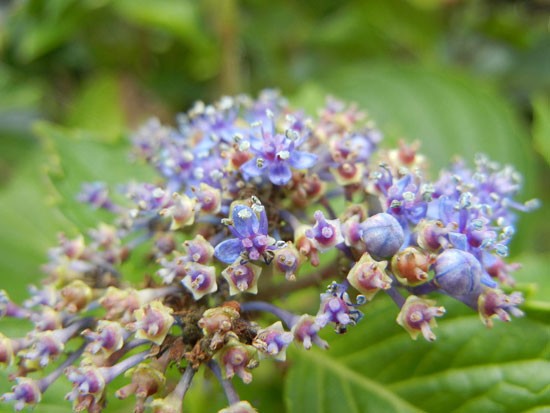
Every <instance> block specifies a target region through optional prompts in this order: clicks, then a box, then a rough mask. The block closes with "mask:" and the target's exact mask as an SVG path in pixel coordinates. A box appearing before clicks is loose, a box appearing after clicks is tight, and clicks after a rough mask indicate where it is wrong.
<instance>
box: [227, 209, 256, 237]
mask: <svg viewBox="0 0 550 413" xmlns="http://www.w3.org/2000/svg"><path fill="white" fill-rule="evenodd" d="M231 220H232V221H233V227H234V229H235V231H236V232H237V233H238V234H239V235H240V236H241V238H246V237H250V236H252V235H254V234H256V233H257V232H258V230H259V229H260V222H259V221H258V217H257V216H256V213H255V212H254V211H253V210H252V208H250V207H248V206H246V205H236V206H235V207H234V208H233V211H232V212H231Z"/></svg>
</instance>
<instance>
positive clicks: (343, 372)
mask: <svg viewBox="0 0 550 413" xmlns="http://www.w3.org/2000/svg"><path fill="white" fill-rule="evenodd" d="M285 391H286V400H287V411H288V412H289V413H293V412H319V413H323V412H357V413H359V412H366V411H371V412H382V411H383V412H415V411H418V410H417V409H415V408H414V406H412V405H410V404H408V403H407V402H406V401H405V400H404V399H401V398H400V397H398V396H397V395H395V394H393V393H392V392H390V391H388V390H387V389H386V388H384V386H382V385H380V384H378V383H376V382H374V381H372V380H370V379H369V378H367V377H365V376H362V375H360V374H358V373H356V372H354V371H353V370H351V369H350V368H349V367H347V366H345V365H343V364H340V363H339V362H338V360H333V359H331V358H330V357H329V356H327V355H326V354H324V353H321V352H319V351H311V352H309V353H303V354H300V356H299V357H298V360H297V361H295V362H294V363H293V365H292V368H291V369H290V372H289V375H288V378H287V381H286V387H285Z"/></svg>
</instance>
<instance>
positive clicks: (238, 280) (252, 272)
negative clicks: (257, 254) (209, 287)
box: [222, 260, 262, 295]
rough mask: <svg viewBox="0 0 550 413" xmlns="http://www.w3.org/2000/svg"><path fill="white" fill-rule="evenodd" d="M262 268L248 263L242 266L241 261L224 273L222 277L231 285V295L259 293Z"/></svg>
mask: <svg viewBox="0 0 550 413" xmlns="http://www.w3.org/2000/svg"><path fill="white" fill-rule="evenodd" d="M261 272H262V267H260V266H258V265H255V264H252V263H250V262H247V263H245V264H240V260H237V261H235V262H234V263H233V264H232V265H230V266H229V267H227V268H226V269H225V270H223V271H222V276H223V278H225V279H226V280H227V283H228V284H229V294H230V295H235V294H239V293H243V292H247V293H250V294H257V293H258V278H259V277H260V273H261Z"/></svg>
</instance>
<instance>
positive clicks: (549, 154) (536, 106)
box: [533, 95, 550, 164]
mask: <svg viewBox="0 0 550 413" xmlns="http://www.w3.org/2000/svg"><path fill="white" fill-rule="evenodd" d="M533 111H534V117H535V118H534V122H533V139H534V141H535V147H536V148H537V150H538V151H539V152H540V154H541V155H542V156H543V157H544V159H546V162H547V163H548V164H550V103H549V98H548V96H542V95H541V96H537V97H536V98H535V99H534V100H533Z"/></svg>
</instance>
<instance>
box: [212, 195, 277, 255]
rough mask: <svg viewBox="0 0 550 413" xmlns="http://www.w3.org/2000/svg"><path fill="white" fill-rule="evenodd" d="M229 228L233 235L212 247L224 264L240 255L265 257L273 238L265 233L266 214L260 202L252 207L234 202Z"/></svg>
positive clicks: (270, 247)
mask: <svg viewBox="0 0 550 413" xmlns="http://www.w3.org/2000/svg"><path fill="white" fill-rule="evenodd" d="M229 222H230V225H229V230H230V231H231V233H232V234H233V235H234V236H235V238H230V239H228V240H225V241H222V242H221V243H219V244H218V245H217V246H216V248H215V249H214V255H215V256H216V258H218V259H219V260H220V261H222V262H225V263H226V264H232V263H233V262H235V261H236V260H237V259H238V258H239V257H240V256H243V257H246V258H248V259H251V260H257V259H259V258H260V257H262V256H263V257H264V258H266V252H267V251H268V250H270V249H272V245H273V244H274V242H275V240H274V239H273V238H271V237H269V236H268V235H267V215H266V213H265V209H264V207H263V206H261V205H260V204H254V205H253V208H251V207H249V206H247V205H244V204H234V205H233V207H232V210H231V220H229Z"/></svg>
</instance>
